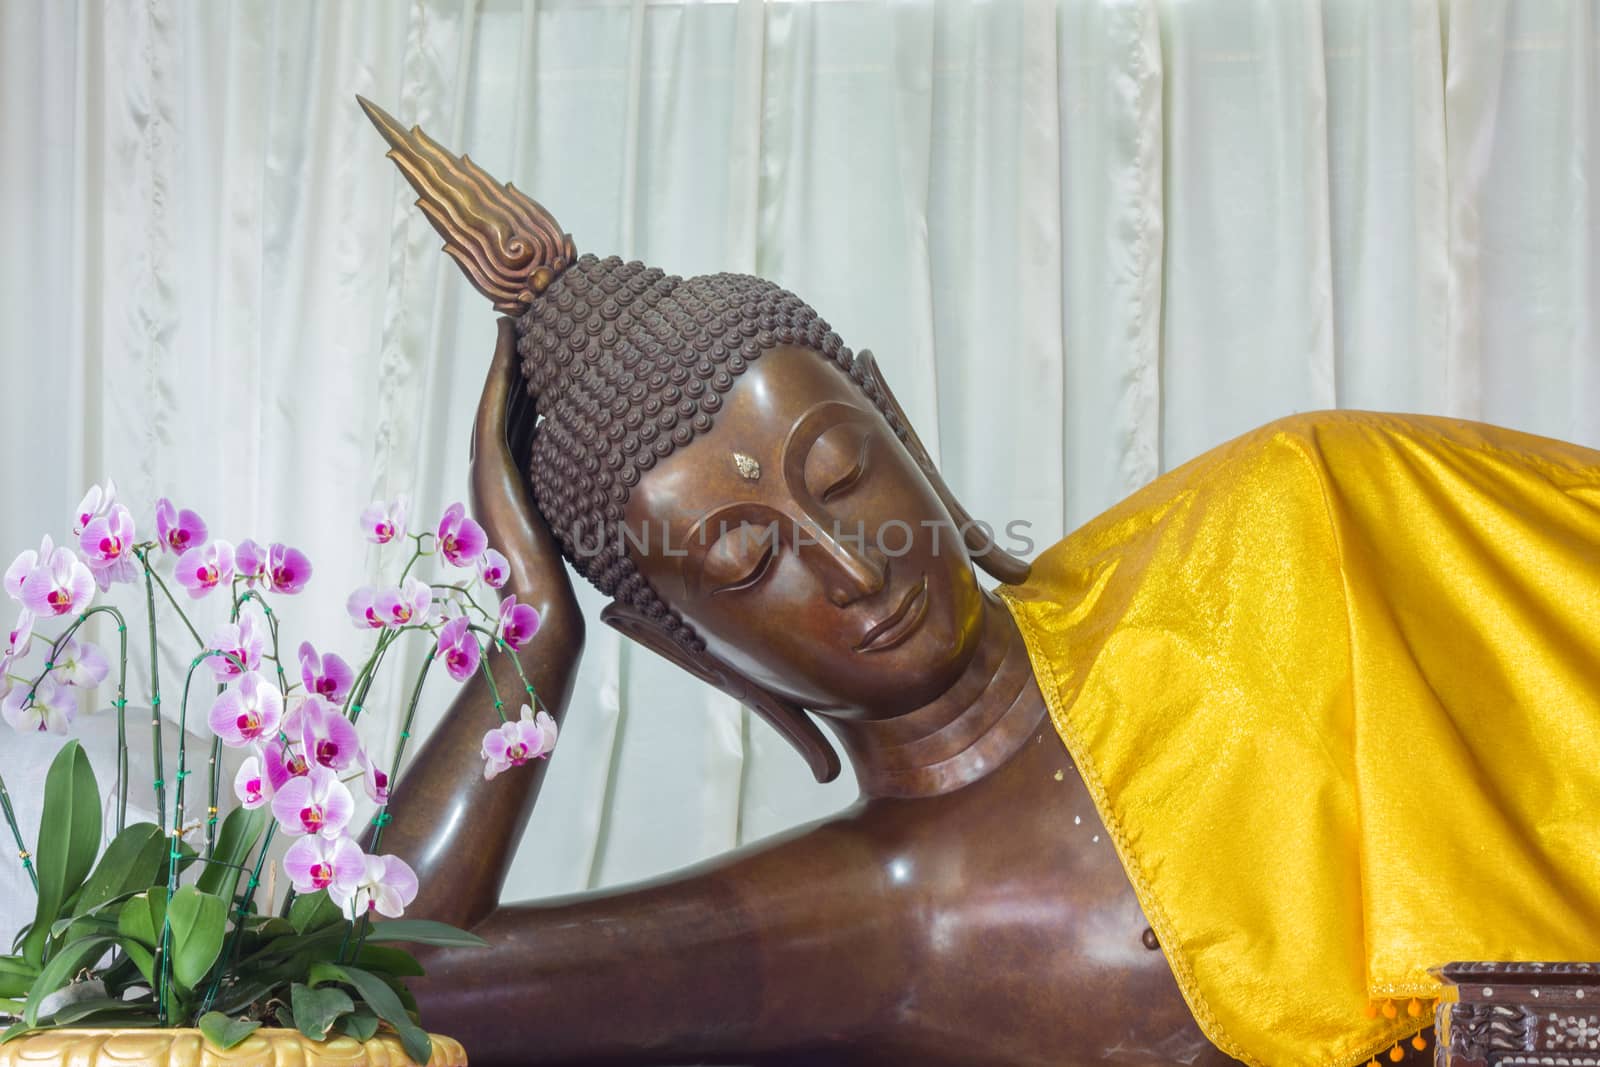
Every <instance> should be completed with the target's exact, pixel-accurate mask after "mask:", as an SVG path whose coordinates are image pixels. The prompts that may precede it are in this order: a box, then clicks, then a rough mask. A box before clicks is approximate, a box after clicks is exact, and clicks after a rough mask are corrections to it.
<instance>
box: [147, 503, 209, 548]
mask: <svg viewBox="0 0 1600 1067" xmlns="http://www.w3.org/2000/svg"><path fill="white" fill-rule="evenodd" d="M156 540H158V541H160V542H161V547H162V548H164V549H166V550H167V551H168V552H171V553H172V554H173V555H174V556H181V555H183V554H184V553H185V552H187V551H189V550H190V549H193V548H199V547H200V546H201V545H203V544H205V543H206V522H205V520H204V519H202V518H201V517H200V516H199V515H196V514H195V513H194V512H192V511H190V510H189V509H188V508H184V509H183V510H182V511H179V510H178V509H177V508H176V507H174V506H173V504H172V501H170V500H168V499H167V498H166V497H162V498H161V499H160V500H157V501H156Z"/></svg>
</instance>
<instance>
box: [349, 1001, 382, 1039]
mask: <svg viewBox="0 0 1600 1067" xmlns="http://www.w3.org/2000/svg"><path fill="white" fill-rule="evenodd" d="M339 1032H340V1033H342V1034H344V1035H345V1036H346V1037H353V1038H355V1039H356V1040H357V1041H371V1040H372V1035H373V1034H375V1033H377V1032H378V1017H377V1016H376V1015H374V1014H372V1013H371V1012H370V1011H362V1010H360V1009H359V1008H358V1009H357V1010H355V1011H353V1012H351V1013H350V1014H349V1015H346V1016H345V1017H344V1018H343V1019H340V1020H339Z"/></svg>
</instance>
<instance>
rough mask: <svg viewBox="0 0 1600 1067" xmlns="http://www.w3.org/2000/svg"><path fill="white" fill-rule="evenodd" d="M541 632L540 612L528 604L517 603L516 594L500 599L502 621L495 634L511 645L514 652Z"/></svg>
mask: <svg viewBox="0 0 1600 1067" xmlns="http://www.w3.org/2000/svg"><path fill="white" fill-rule="evenodd" d="M538 632H539V613H538V612H537V611H535V610H533V609H532V608H530V607H529V606H528V605H526V604H519V603H517V598H516V597H515V596H508V597H506V598H505V599H504V600H502V601H500V623H499V625H497V626H496V627H495V631H494V634H495V636H496V637H498V638H499V639H500V640H502V641H504V642H505V643H506V644H507V645H508V646H510V648H511V650H512V651H513V652H515V651H518V650H520V649H521V648H522V646H523V645H525V644H527V643H528V642H529V641H530V640H532V638H533V635H534V634H536V633H538Z"/></svg>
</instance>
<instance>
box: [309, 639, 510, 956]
mask: <svg viewBox="0 0 1600 1067" xmlns="http://www.w3.org/2000/svg"><path fill="white" fill-rule="evenodd" d="M437 659H438V649H436V648H434V649H429V650H428V658H427V659H425V660H423V661H422V669H421V670H419V671H417V681H416V684H415V685H413V686H412V687H411V700H410V702H409V703H408V704H407V705H406V719H405V723H404V725H402V726H401V727H400V737H399V740H397V741H396V742H395V748H394V762H393V763H392V764H390V765H389V795H390V797H391V798H392V797H393V796H394V786H395V781H396V780H397V779H398V778H399V777H400V762H401V760H402V759H404V758H405V754H406V742H407V741H409V740H410V739H411V724H412V722H413V721H414V720H415V719H416V717H417V705H418V704H419V703H421V701H422V685H423V683H424V682H426V681H427V680H428V672H429V671H430V670H432V669H433V665H434V663H435V661H437ZM490 684H491V685H492V684H493V683H492V682H491V683H490ZM388 824H389V810H388V807H387V805H386V806H385V807H384V809H383V810H382V811H380V812H378V813H377V814H375V815H374V816H373V817H372V842H371V845H370V847H369V848H368V849H367V851H368V852H370V853H371V854H372V855H374V856H376V855H377V854H378V845H379V844H380V843H381V842H382V841H383V828H384V827H385V826H387V825H388ZM371 928H372V924H371V923H370V922H368V921H367V917H366V916H365V915H363V916H362V917H361V934H360V936H359V937H357V938H356V956H358V957H359V956H360V955H361V946H362V945H364V944H366V941H367V932H368V931H369V930H370V929H371ZM348 939H349V932H348V931H346V940H348ZM339 957H340V960H341V962H342V961H343V959H344V946H342V945H341V946H340V948H339Z"/></svg>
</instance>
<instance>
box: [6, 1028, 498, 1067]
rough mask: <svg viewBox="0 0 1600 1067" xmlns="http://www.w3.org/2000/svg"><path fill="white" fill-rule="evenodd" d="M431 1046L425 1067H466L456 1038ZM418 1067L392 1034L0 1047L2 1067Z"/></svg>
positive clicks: (96, 1033)
mask: <svg viewBox="0 0 1600 1067" xmlns="http://www.w3.org/2000/svg"><path fill="white" fill-rule="evenodd" d="M429 1036H431V1037H432V1038H433V1058H432V1059H431V1060H429V1061H428V1063H427V1067H466V1063H467V1052H466V1049H464V1048H462V1047H461V1042H459V1041H457V1040H455V1039H454V1038H449V1037H441V1036H440V1035H438V1034H431V1035H429ZM44 1064H59V1065H60V1067H419V1065H418V1064H416V1063H415V1062H414V1061H413V1060H412V1059H411V1057H410V1056H407V1055H406V1052H405V1049H404V1048H402V1047H401V1045H400V1039H399V1038H398V1037H395V1036H394V1035H393V1034H382V1033H380V1034H377V1035H376V1036H374V1037H373V1038H372V1039H371V1040H370V1041H357V1040H355V1039H354V1038H351V1037H333V1038H329V1039H328V1040H327V1041H312V1040H311V1039H310V1038H308V1037H306V1036H305V1035H304V1034H302V1033H300V1032H299V1031H298V1030H275V1029H267V1028H265V1027H263V1028H262V1029H260V1030H257V1031H256V1032H255V1033H253V1034H251V1035H250V1036H249V1037H247V1038H245V1039H244V1040H243V1041H241V1042H239V1043H238V1044H237V1045H235V1046H233V1048H230V1049H227V1050H226V1051H224V1050H222V1049H219V1048H217V1047H216V1046H215V1045H213V1044H211V1043H210V1042H208V1041H207V1040H206V1039H205V1037H204V1036H203V1035H202V1034H201V1033H200V1031H199V1030H45V1031H41V1032H40V1033H37V1034H29V1035H28V1036H26V1037H20V1038H18V1039H16V1040H15V1041H12V1042H10V1043H9V1044H5V1045H0V1067H42V1065H44Z"/></svg>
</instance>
